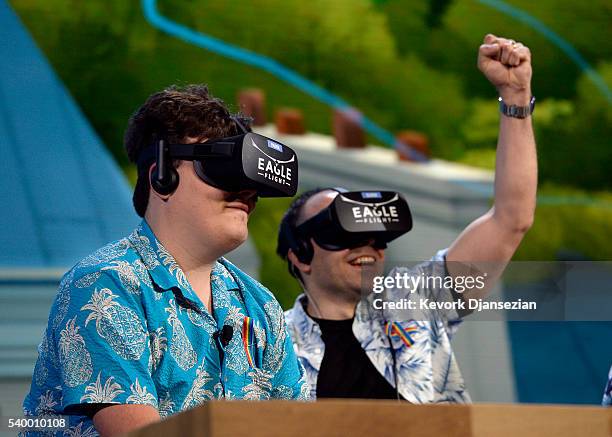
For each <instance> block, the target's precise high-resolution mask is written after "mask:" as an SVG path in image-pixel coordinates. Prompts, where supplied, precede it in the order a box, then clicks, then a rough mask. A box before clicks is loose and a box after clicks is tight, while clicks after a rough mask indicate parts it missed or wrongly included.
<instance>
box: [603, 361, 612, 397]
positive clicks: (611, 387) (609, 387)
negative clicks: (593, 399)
mask: <svg viewBox="0 0 612 437" xmlns="http://www.w3.org/2000/svg"><path fill="white" fill-rule="evenodd" d="M602 405H606V406H612V367H610V373H609V374H608V384H606V390H605V391H604V396H603V401H602Z"/></svg>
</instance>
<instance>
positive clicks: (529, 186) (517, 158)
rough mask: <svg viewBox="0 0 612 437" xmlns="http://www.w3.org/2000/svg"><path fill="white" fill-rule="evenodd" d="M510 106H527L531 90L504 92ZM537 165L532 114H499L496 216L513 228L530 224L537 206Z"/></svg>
mask: <svg viewBox="0 0 612 437" xmlns="http://www.w3.org/2000/svg"><path fill="white" fill-rule="evenodd" d="M501 97H502V98H503V99H504V102H506V103H507V104H509V105H512V104H514V105H518V106H528V105H529V100H530V98H531V91H530V90H529V89H526V90H524V91H522V92H508V93H502V96H501ZM537 183H538V164H537V155H536V145H535V138H534V134H533V127H532V123H531V117H527V118H524V119H519V118H514V117H508V116H505V115H503V114H500V124H499V139H498V143H497V157H496V164H495V203H494V205H495V208H494V219H495V220H498V221H499V222H500V224H501V225H503V226H506V227H508V228H510V229H512V230H518V231H524V230H526V229H528V228H529V226H531V223H532V221H533V215H534V211H535V205H536V191H537Z"/></svg>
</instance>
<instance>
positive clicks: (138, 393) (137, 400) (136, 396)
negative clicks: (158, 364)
mask: <svg viewBox="0 0 612 437" xmlns="http://www.w3.org/2000/svg"><path fill="white" fill-rule="evenodd" d="M130 392H131V394H130V395H129V396H128V398H127V399H126V401H127V402H128V403H131V404H141V405H151V406H153V407H155V408H157V399H155V396H153V394H152V393H149V392H148V391H147V386H146V385H143V386H142V387H141V386H140V382H139V381H138V378H136V381H135V382H134V384H132V385H130Z"/></svg>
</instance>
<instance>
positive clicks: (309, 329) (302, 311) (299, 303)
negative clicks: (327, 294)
mask: <svg viewBox="0 0 612 437" xmlns="http://www.w3.org/2000/svg"><path fill="white" fill-rule="evenodd" d="M307 302H308V298H307V297H306V294H304V293H302V294H300V295H299V296H298V297H297V299H296V300H295V304H294V305H293V314H294V323H295V326H296V327H297V331H298V333H299V335H300V336H305V337H309V336H310V335H312V334H316V335H318V336H319V337H320V336H321V328H320V327H319V324H318V323H317V322H315V321H314V320H312V319H311V318H310V316H309V315H308V313H306V304H307Z"/></svg>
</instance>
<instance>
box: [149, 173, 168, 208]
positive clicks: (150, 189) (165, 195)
mask: <svg viewBox="0 0 612 437" xmlns="http://www.w3.org/2000/svg"><path fill="white" fill-rule="evenodd" d="M156 167H157V164H156V163H153V164H151V166H150V167H149V195H151V194H153V195H154V196H156V197H158V198H159V199H161V200H163V201H164V202H165V201H166V200H168V199H169V198H170V196H171V195H172V194H160V193H158V192H157V191H155V189H154V188H153V186H152V182H151V181H152V180H153V172H154V171H155V168H156Z"/></svg>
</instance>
